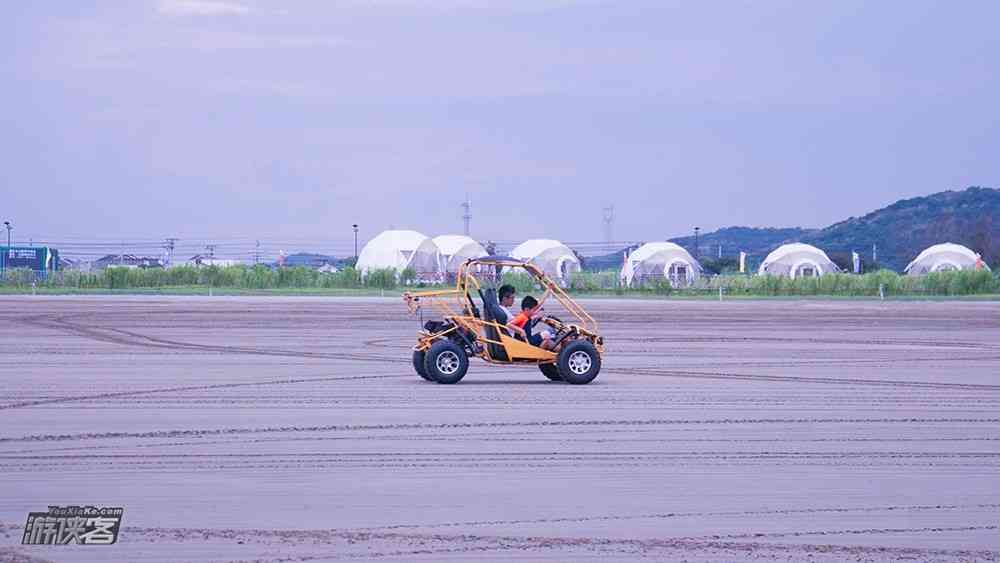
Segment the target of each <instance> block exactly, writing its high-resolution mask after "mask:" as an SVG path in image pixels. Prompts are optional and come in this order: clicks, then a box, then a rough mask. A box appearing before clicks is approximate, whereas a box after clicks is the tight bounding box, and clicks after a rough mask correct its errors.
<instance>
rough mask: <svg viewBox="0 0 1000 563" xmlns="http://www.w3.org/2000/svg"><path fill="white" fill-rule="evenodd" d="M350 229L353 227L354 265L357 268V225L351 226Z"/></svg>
mask: <svg viewBox="0 0 1000 563" xmlns="http://www.w3.org/2000/svg"><path fill="white" fill-rule="evenodd" d="M351 227H354V265H355V266H357V265H358V225H357V223H355V224H354V225H351Z"/></svg>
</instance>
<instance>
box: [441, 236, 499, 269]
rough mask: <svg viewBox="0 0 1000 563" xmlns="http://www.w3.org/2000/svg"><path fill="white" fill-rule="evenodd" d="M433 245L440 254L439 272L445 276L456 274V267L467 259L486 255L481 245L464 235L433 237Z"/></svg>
mask: <svg viewBox="0 0 1000 563" xmlns="http://www.w3.org/2000/svg"><path fill="white" fill-rule="evenodd" d="M434 244H436V245H437V247H438V252H440V253H441V271H442V272H444V273H446V274H454V273H456V272H458V267H459V266H461V265H462V263H463V262H465V261H466V260H468V259H469V258H479V257H480V256H486V254H487V252H486V249H485V248H483V245H481V244H479V243H478V242H476V241H474V240H472V239H471V238H470V237H467V236H465V235H441V236H439V237H434Z"/></svg>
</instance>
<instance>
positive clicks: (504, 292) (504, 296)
mask: <svg viewBox="0 0 1000 563" xmlns="http://www.w3.org/2000/svg"><path fill="white" fill-rule="evenodd" d="M515 293H517V290H516V289H514V286H512V285H510V284H504V285H501V286H500V291H498V292H497V295H498V296H499V298H500V304H501V305H503V306H504V307H510V306H511V305H513V304H514V294H515Z"/></svg>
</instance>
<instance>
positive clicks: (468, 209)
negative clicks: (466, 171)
mask: <svg viewBox="0 0 1000 563" xmlns="http://www.w3.org/2000/svg"><path fill="white" fill-rule="evenodd" d="M462 207H463V208H464V209H465V213H463V214H462V220H463V221H465V236H469V233H471V232H472V231H471V230H470V226H469V224H470V223H471V222H472V202H471V201H469V194H465V202H464V203H463V204H462ZM355 254H356V253H355Z"/></svg>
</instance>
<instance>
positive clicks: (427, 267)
mask: <svg viewBox="0 0 1000 563" xmlns="http://www.w3.org/2000/svg"><path fill="white" fill-rule="evenodd" d="M388 268H391V269H393V270H396V273H397V275H398V274H399V273H401V272H402V271H403V270H405V269H407V268H411V269H413V271H415V272H416V274H417V279H421V280H426V281H436V280H438V279H440V277H441V257H440V253H439V252H438V247H437V245H436V244H434V241H433V240H431V238H430V237H428V236H426V235H423V234H421V233H418V232H416V231H382V232H381V233H379V234H378V236H376V237H375V238H373V239H371V240H370V241H368V244H366V245H365V247H364V248H362V249H361V254H359V255H358V264H357V269H358V271H359V272H361V275H362V276H366V275H367V274H368V272H369V271H371V270H380V269H388Z"/></svg>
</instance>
